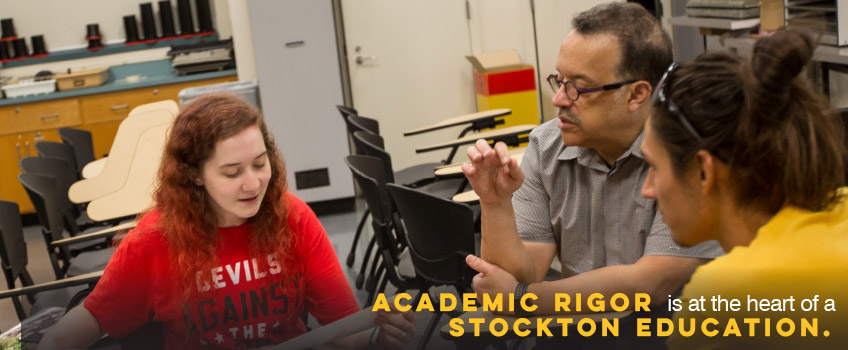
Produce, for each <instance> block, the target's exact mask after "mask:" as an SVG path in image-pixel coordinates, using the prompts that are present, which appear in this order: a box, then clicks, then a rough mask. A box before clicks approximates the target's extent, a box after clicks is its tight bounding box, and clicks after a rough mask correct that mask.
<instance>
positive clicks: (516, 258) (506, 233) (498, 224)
mask: <svg viewBox="0 0 848 350" xmlns="http://www.w3.org/2000/svg"><path fill="white" fill-rule="evenodd" d="M480 209H481V216H480V220H481V230H482V231H483V232H482V239H481V242H480V243H481V244H480V256H481V257H482V258H483V259H484V260H486V261H488V262H490V263H492V264H495V265H498V266H500V267H501V268H503V269H504V270H506V271H508V272H509V273H511V274H512V275H513V276H515V278H516V279H517V280H518V281H519V282H523V283H529V282H538V281H541V280H542V279H544V276H545V272H546V271H541V275H540V271H536V267H535V266H536V264H535V263H534V260H533V257H532V256H531V255H530V253H529V251H528V250H527V248H525V247H524V243H523V242H522V241H521V238H519V237H518V229H517V228H516V224H515V211H514V209H513V207H512V201H511V200H506V201H503V202H502V203H498V204H481V208H480Z"/></svg>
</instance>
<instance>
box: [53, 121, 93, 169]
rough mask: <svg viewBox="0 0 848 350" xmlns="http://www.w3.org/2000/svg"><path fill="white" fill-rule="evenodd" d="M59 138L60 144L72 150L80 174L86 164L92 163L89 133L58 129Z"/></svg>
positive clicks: (80, 130) (91, 142)
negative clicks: (66, 145)
mask: <svg viewBox="0 0 848 350" xmlns="http://www.w3.org/2000/svg"><path fill="white" fill-rule="evenodd" d="M58 132H59V137H60V138H62V142H64V143H66V144H68V145H71V147H73V148H74V156H75V159H76V164H77V172H78V173H82V168H84V167H85V165H86V164H88V163H91V162H93V161H94V158H95V157H94V142H93V141H92V139H91V132H90V131H88V130H83V129H76V128H59V130H58Z"/></svg>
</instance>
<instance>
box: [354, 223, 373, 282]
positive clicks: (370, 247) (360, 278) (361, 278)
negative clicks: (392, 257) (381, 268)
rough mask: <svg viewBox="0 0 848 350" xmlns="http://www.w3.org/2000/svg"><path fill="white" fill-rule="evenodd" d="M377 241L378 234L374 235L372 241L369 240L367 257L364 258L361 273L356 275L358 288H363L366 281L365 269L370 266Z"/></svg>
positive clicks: (366, 249)
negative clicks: (369, 261) (369, 262)
mask: <svg viewBox="0 0 848 350" xmlns="http://www.w3.org/2000/svg"><path fill="white" fill-rule="evenodd" d="M376 243H377V236H372V237H371V241H370V242H368V248H365V258H364V259H363V260H362V266H361V267H360V268H359V275H357V276H356V289H362V284H363V283H365V269H367V268H368V260H369V259H371V251H373V250H374V245H375V244H376ZM375 256H376V255H375Z"/></svg>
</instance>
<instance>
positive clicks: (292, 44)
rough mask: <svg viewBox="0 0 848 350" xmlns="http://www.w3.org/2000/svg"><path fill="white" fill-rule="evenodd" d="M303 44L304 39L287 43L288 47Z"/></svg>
mask: <svg viewBox="0 0 848 350" xmlns="http://www.w3.org/2000/svg"><path fill="white" fill-rule="evenodd" d="M303 44H305V42H304V41H303V40H298V41H290V42H287V43H286V47H296V46H303Z"/></svg>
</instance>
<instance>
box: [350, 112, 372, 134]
mask: <svg viewBox="0 0 848 350" xmlns="http://www.w3.org/2000/svg"><path fill="white" fill-rule="evenodd" d="M345 122H346V123H347V128H348V130H350V132H357V131H365V132H370V133H372V134H376V135H380V123H379V122H378V121H377V120H376V119H371V118H368V117H362V116H358V115H349V116H347V118H345Z"/></svg>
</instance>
